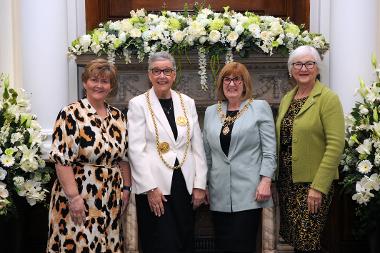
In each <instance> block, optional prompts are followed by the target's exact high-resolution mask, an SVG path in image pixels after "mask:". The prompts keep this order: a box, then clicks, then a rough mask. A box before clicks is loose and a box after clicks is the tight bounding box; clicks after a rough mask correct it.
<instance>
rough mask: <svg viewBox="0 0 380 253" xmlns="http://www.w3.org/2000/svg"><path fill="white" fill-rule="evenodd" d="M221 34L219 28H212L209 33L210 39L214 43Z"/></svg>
mask: <svg viewBox="0 0 380 253" xmlns="http://www.w3.org/2000/svg"><path fill="white" fill-rule="evenodd" d="M220 37H221V34H220V32H219V31H217V30H212V31H211V32H210V33H209V35H208V40H209V41H210V43H211V44H214V43H216V42H218V41H219V40H220Z"/></svg>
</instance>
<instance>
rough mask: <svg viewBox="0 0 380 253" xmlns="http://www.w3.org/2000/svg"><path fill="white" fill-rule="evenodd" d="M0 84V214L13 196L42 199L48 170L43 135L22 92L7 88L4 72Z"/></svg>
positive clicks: (34, 200) (30, 200) (33, 201)
mask: <svg viewBox="0 0 380 253" xmlns="http://www.w3.org/2000/svg"><path fill="white" fill-rule="evenodd" d="M0 84H1V87H0V128H1V129H0V215H5V214H7V213H8V212H9V211H10V212H12V209H13V208H14V200H15V198H25V200H26V201H27V203H28V204H29V205H31V206H33V205H35V204H36V203H37V202H41V201H43V200H44V199H45V197H46V193H47V192H48V191H47V190H46V189H45V188H44V186H45V184H47V183H48V182H49V181H50V173H51V171H50V169H48V168H46V167H45V161H44V160H43V159H42V158H41V151H40V146H41V143H42V141H43V139H44V136H43V135H42V134H41V127H40V125H39V124H38V122H37V121H36V117H35V116H34V115H32V114H30V103H29V101H28V100H27V98H26V96H25V92H24V91H23V90H21V89H20V90H16V89H13V88H10V87H9V78H8V77H6V76H5V75H1V76H0Z"/></svg>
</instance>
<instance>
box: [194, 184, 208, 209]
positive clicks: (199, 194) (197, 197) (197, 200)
mask: <svg viewBox="0 0 380 253" xmlns="http://www.w3.org/2000/svg"><path fill="white" fill-rule="evenodd" d="M192 195H193V200H192V202H193V209H197V208H198V207H199V206H200V205H202V204H203V203H204V201H205V197H206V191H205V190H203V189H199V188H194V189H193V194H192Z"/></svg>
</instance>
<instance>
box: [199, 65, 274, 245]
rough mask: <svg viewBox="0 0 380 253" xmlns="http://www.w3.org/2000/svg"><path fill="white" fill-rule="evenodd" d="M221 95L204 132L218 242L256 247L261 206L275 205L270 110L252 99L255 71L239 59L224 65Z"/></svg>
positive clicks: (208, 112) (219, 84)
mask: <svg viewBox="0 0 380 253" xmlns="http://www.w3.org/2000/svg"><path fill="white" fill-rule="evenodd" d="M217 97H218V100H219V101H218V103H217V104H215V105H212V106H210V107H208V108H207V110H206V114H205V119H204V132H203V134H204V136H203V140H204V146H205V151H206V157H207V163H208V191H209V202H210V210H211V211H212V216H213V221H214V228H215V239H216V248H217V250H219V251H222V252H255V249H256V240H255V238H256V235H257V230H258V224H259V219H260V217H261V215H260V214H261V209H262V208H265V207H271V206H272V205H273V201H272V197H271V196H272V194H271V189H270V188H271V178H272V176H273V174H274V171H275V168H276V135H275V127H274V121H273V116H272V111H271V109H270V106H269V105H268V103H267V102H266V101H264V100H253V98H252V81H251V77H250V75H249V72H248V70H247V68H246V67H245V66H244V65H243V64H241V63H238V62H231V63H228V64H226V65H225V66H224V67H223V69H222V70H221V71H220V73H219V76H218V80H217Z"/></svg>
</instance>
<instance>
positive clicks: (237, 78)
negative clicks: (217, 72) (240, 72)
mask: <svg viewBox="0 0 380 253" xmlns="http://www.w3.org/2000/svg"><path fill="white" fill-rule="evenodd" d="M231 82H234V84H235V85H239V84H241V83H242V82H243V78H242V77H241V76H235V77H233V78H229V77H227V76H226V77H223V83H224V84H225V85H229V84H230V83H231Z"/></svg>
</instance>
